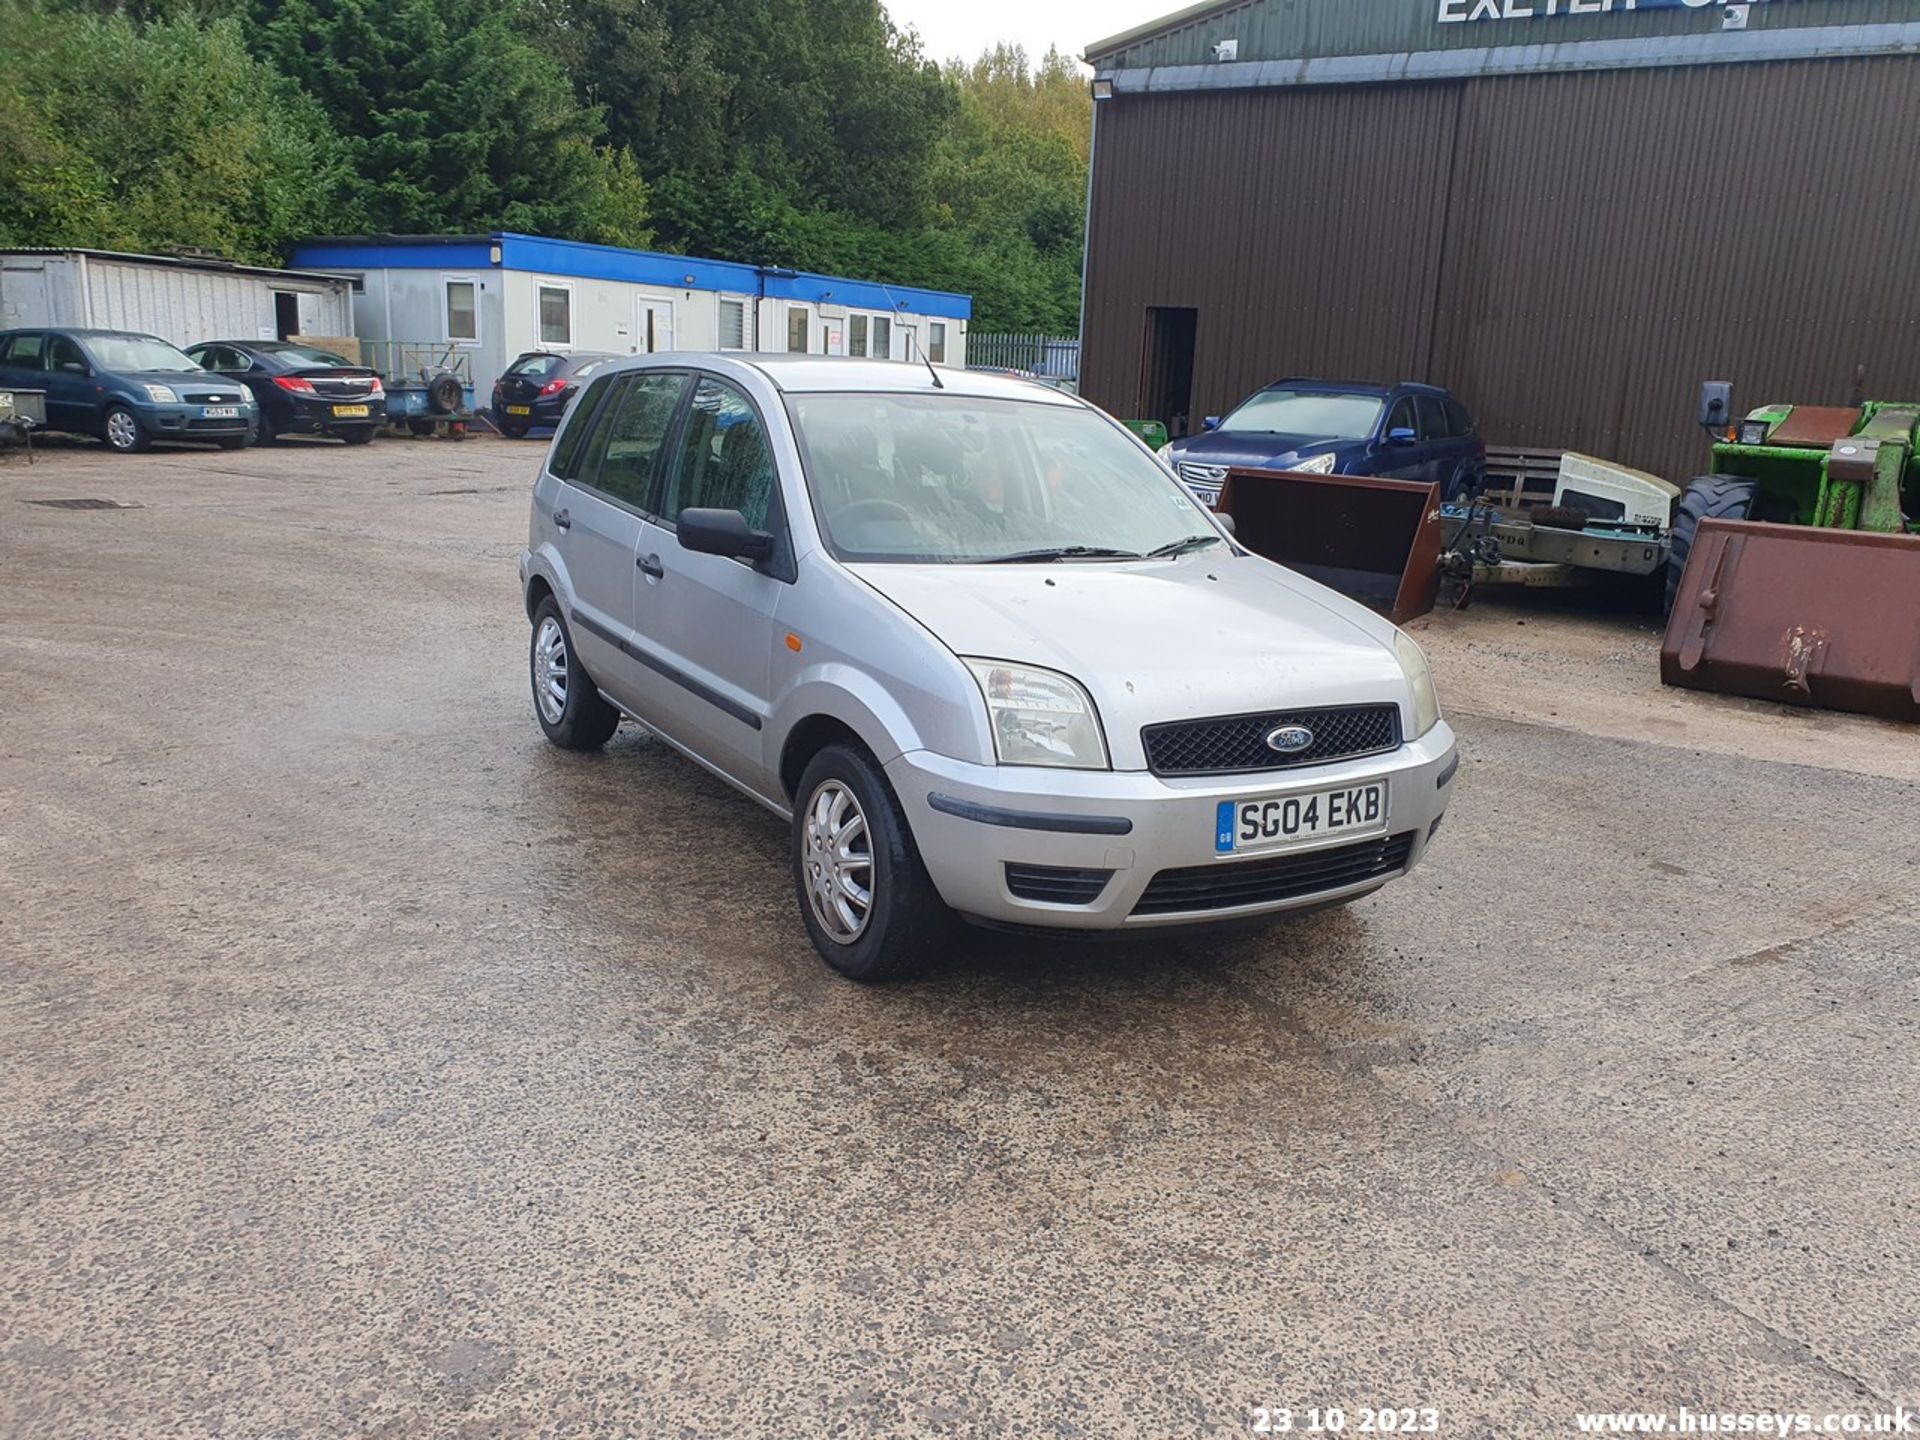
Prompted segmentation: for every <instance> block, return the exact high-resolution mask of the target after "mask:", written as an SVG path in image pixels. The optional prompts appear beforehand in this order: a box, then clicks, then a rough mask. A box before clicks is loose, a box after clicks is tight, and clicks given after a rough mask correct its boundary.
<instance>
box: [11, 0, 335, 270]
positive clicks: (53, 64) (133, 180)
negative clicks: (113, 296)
mask: <svg viewBox="0 0 1920 1440" xmlns="http://www.w3.org/2000/svg"><path fill="white" fill-rule="evenodd" d="M0 33H3V34H4V35H5V36H6V51H5V52H4V56H0V243H5V244H12V245H22V244H27V245H75V246H97V247H102V248H120V249H148V250H151V249H163V248H170V247H185V246H191V247H197V248H201V249H207V250H214V251H218V252H219V253H221V254H224V255H229V256H232V257H233V258H235V259H239V260H249V261H266V262H271V261H273V260H275V259H277V258H278V256H279V254H280V252H281V251H282V249H283V247H284V246H286V245H287V244H288V243H289V242H290V241H292V240H294V239H297V238H298V237H299V236H301V235H303V234H310V233H312V232H313V231H315V230H316V229H320V228H324V227H326V226H328V225H330V224H332V223H333V222H334V221H336V220H337V219H338V217H339V216H340V215H341V213H342V211H341V205H342V203H343V195H344V190H345V185H346V179H347V176H346V171H345V168H344V162H343V156H342V153H341V147H340V143H339V139H338V137H337V136H335V135H334V133H333V131H332V130H331V129H330V128H329V126H328V124H327V120H326V117H325V115H324V114H323V113H322V112H321V111H320V109H319V107H318V106H316V105H315V104H314V103H313V102H312V101H311V100H310V99H308V98H307V97H306V96H305V95H303V94H301V93H300V91H299V89H298V88H297V87H296V86H294V85H293V84H291V83H289V82H288V81H287V80H286V79H284V78H283V77H281V76H279V75H277V74H276V73H274V71H273V70H272V69H271V68H270V67H269V66H266V65H263V64H261V63H259V62H258V61H257V60H255V59H254V58H253V56H252V55H251V54H249V53H248V49H247V46H246V43H245V39H244V36H243V34H242V31H241V27H240V25H239V24H238V23H237V22H236V21H234V20H216V21H213V22H211V23H207V24H203V23H202V22H201V21H199V20H198V19H197V18H195V17H194V16H192V15H189V14H181V15H179V16H176V17H174V18H171V19H167V20H162V21H159V22H157V23H154V24H152V25H147V26H141V25H139V24H137V23H135V22H134V21H133V20H131V19H129V18H127V17H126V16H124V15H119V14H110V15H93V14H86V13H81V14H62V15H58V16H54V15H49V14H47V13H45V12H44V11H42V10H41V9H40V8H39V7H37V6H33V5H28V4H22V3H18V0H0Z"/></svg>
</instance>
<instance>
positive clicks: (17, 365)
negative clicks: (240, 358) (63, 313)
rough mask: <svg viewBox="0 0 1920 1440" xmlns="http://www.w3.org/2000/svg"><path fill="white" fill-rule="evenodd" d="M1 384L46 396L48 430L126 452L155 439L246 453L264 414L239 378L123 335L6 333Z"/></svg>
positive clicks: (0, 344) (149, 340)
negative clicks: (199, 442)
mask: <svg viewBox="0 0 1920 1440" xmlns="http://www.w3.org/2000/svg"><path fill="white" fill-rule="evenodd" d="M0 385H17V386H20V387H22V388H27V389H34V390H44V391H46V392H47V424H46V428H47V429H49V430H63V431H66V432H67V433H68V434H71V435H97V436H98V437H99V438H100V439H102V440H104V441H106V442H107V448H108V449H109V450H115V451H118V452H119V453H121V454H123V455H133V454H137V453H138V452H140V451H142V450H145V449H146V448H147V447H148V446H149V445H151V444H152V443H153V442H154V441H155V440H211V441H213V442H214V444H216V445H218V446H219V447H220V448H221V449H223V450H238V449H239V448H240V447H241V446H242V445H245V444H246V443H247V442H248V440H249V439H250V438H251V436H252V434H253V426H254V419H255V416H256V414H257V412H256V410H255V409H254V404H253V396H252V395H251V394H249V393H248V391H247V389H246V387H245V386H244V385H241V384H240V383H239V382H238V381H235V380H230V379H228V378H227V377H225V376H223V375H214V374H212V373H210V372H208V371H206V370H202V369H201V368H200V367H199V366H198V365H196V364H194V362H193V361H191V360H189V359H188V358H187V357H186V356H185V355H184V354H182V353H181V352H180V351H179V350H178V349H177V348H175V347H174V346H172V345H169V344H168V343H167V342H166V341H164V340H160V339H156V338H155V337H154V336H152V335H136V334H132V333H129V332H127V331H123V330H74V329H57V330H56V329H45V330H0Z"/></svg>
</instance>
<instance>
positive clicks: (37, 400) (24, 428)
mask: <svg viewBox="0 0 1920 1440" xmlns="http://www.w3.org/2000/svg"><path fill="white" fill-rule="evenodd" d="M46 423H47V392H46V391H44V390H13V389H0V444H8V445H11V444H22V445H25V446H26V447H27V459H28V460H29V461H31V460H32V459H33V432H34V431H35V430H38V429H40V428H41V427H42V426H44V425H45V424H46Z"/></svg>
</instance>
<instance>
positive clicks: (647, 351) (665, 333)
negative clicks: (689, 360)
mask: <svg viewBox="0 0 1920 1440" xmlns="http://www.w3.org/2000/svg"><path fill="white" fill-rule="evenodd" d="M634 304H635V306H636V309H635V313H634V331H635V340H636V341H637V343H636V344H635V345H634V349H636V350H637V351H639V352H640V353H641V354H642V355H657V354H659V353H660V352H661V351H662V350H671V349H673V302H672V301H671V300H646V299H639V300H636V301H635V302H634Z"/></svg>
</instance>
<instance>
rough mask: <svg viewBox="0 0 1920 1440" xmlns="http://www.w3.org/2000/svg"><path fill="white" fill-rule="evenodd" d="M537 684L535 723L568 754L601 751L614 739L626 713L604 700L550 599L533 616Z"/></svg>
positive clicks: (532, 662) (531, 659) (532, 664)
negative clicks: (582, 751)
mask: <svg viewBox="0 0 1920 1440" xmlns="http://www.w3.org/2000/svg"><path fill="white" fill-rule="evenodd" d="M528 667H529V672H530V675H531V677H532V681H533V718H534V719H536V720H538V721H539V722H540V728H541V729H542V730H544V731H545V732H546V736H547V739H549V740H551V741H552V742H553V743H554V744H556V745H558V746H559V747H560V748H561V749H562V750H598V749H599V748H600V747H601V746H602V745H605V744H606V743H607V741H608V740H610V739H612V738H613V732H614V731H615V729H617V728H618V727H619V724H620V712H619V711H618V710H616V709H614V708H613V706H611V705H609V704H608V703H607V702H606V701H605V700H602V699H601V698H600V692H599V690H597V689H596V688H595V687H594V683H593V677H592V676H590V675H589V674H587V672H586V670H585V668H583V667H582V666H581V664H580V657H579V656H578V655H576V654H575V653H574V650H573V634H572V632H571V631H569V630H568V629H567V622H566V618H565V617H564V616H562V615H561V613H560V606H559V603H558V602H557V601H555V600H554V598H553V597H552V596H551V595H549V596H547V598H546V599H544V600H542V601H541V602H540V603H539V605H538V606H536V607H535V609H534V612H533V643H532V645H531V647H530V648H529V651H528Z"/></svg>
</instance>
